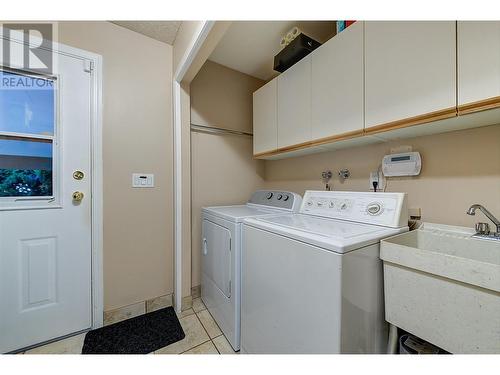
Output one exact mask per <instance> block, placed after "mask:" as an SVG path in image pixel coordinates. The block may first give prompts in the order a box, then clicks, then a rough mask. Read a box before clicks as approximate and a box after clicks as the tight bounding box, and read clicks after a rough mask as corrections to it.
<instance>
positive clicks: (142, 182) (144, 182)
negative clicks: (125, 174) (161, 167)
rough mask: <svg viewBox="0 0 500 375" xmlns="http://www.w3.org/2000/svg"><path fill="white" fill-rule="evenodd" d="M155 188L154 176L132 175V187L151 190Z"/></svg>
mask: <svg viewBox="0 0 500 375" xmlns="http://www.w3.org/2000/svg"><path fill="white" fill-rule="evenodd" d="M154 186H155V175H154V174H151V173H132V187H135V188H152V187H154Z"/></svg>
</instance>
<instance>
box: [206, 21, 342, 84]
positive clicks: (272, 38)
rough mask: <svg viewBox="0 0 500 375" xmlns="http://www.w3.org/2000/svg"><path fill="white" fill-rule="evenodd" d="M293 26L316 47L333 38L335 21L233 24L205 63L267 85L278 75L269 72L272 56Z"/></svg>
mask: <svg viewBox="0 0 500 375" xmlns="http://www.w3.org/2000/svg"><path fill="white" fill-rule="evenodd" d="M294 26H297V27H299V28H300V29H301V30H302V31H303V32H304V34H306V35H307V36H310V37H311V38H313V39H315V40H317V41H318V42H320V43H324V42H325V41H327V40H328V39H330V38H331V37H332V36H333V35H335V21H234V22H233V23H232V24H231V26H230V27H229V29H228V30H227V32H226V34H224V36H223V37H222V39H221V41H220V42H219V44H218V45H217V47H216V48H215V50H214V51H213V52H212V55H211V56H210V57H209V60H211V61H213V62H216V63H218V64H221V65H224V66H227V67H228V68H231V69H234V70H237V71H239V72H242V73H246V74H249V75H251V76H253V77H256V78H260V79H262V80H264V81H268V80H270V79H271V78H273V77H275V76H277V75H278V74H279V73H278V72H275V71H274V70H273V61H274V56H275V55H276V54H277V53H278V52H279V51H280V40H281V38H282V36H284V35H285V34H286V32H287V31H288V30H290V29H291V28H292V27H294Z"/></svg>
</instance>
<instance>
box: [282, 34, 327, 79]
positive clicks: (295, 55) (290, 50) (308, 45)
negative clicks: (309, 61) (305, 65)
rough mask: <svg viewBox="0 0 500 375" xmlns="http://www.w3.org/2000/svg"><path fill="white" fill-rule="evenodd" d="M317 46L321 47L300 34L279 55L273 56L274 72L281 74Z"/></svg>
mask: <svg viewBox="0 0 500 375" xmlns="http://www.w3.org/2000/svg"><path fill="white" fill-rule="evenodd" d="M319 46H321V43H319V42H317V41H315V40H314V39H312V38H310V37H308V36H307V35H305V34H302V33H300V34H299V35H297V37H296V38H295V39H294V40H292V41H291V42H290V44H289V45H287V46H286V47H285V48H283V49H282V50H281V51H280V53H278V54H277V55H276V56H274V70H276V71H277V72H280V73H283V72H284V71H285V70H287V69H288V68H290V67H291V66H292V65H293V64H295V63H296V62H298V61H300V60H302V59H303V58H304V57H306V56H307V55H309V54H310V53H311V52H312V51H314V50H315V49H316V48H318V47H319Z"/></svg>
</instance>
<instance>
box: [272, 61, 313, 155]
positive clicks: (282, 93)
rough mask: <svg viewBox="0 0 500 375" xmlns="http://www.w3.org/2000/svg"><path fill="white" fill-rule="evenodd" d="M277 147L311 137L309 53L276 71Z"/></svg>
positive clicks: (299, 142)
mask: <svg viewBox="0 0 500 375" xmlns="http://www.w3.org/2000/svg"><path fill="white" fill-rule="evenodd" d="M277 81H278V148H284V147H288V146H292V145H297V144H301V143H305V142H308V141H310V140H311V55H308V56H307V57H304V58H303V59H302V60H300V61H299V62H298V63H296V64H295V65H294V66H292V67H291V68H289V69H288V70H286V71H285V72H283V73H282V74H280V75H279V76H278V78H277Z"/></svg>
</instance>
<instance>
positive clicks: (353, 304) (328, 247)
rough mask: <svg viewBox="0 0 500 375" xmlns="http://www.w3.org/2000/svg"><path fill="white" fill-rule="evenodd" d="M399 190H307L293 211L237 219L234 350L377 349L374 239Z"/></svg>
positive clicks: (401, 214)
mask: <svg viewBox="0 0 500 375" xmlns="http://www.w3.org/2000/svg"><path fill="white" fill-rule="evenodd" d="M407 230H408V226H407V206H406V194H403V193H363V192H337V191H307V192H306V193H305V195H304V199H303V201H302V207H301V209H300V212H299V213H296V214H293V215H286V216H285V215H272V216H266V217H261V218H248V219H245V220H244V224H243V232H242V248H243V253H242V302H241V351H242V352H245V353H291V354H293V353H383V352H384V351H385V349H386V345H387V324H386V322H385V320H384V298H383V271H382V263H381V261H380V258H379V247H380V240H381V239H382V238H386V237H389V236H393V235H396V234H398V233H401V232H404V231H407Z"/></svg>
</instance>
